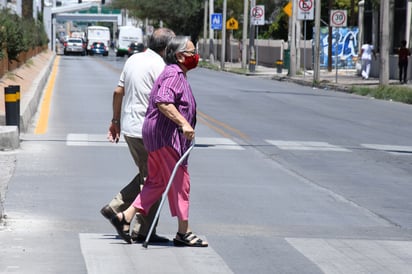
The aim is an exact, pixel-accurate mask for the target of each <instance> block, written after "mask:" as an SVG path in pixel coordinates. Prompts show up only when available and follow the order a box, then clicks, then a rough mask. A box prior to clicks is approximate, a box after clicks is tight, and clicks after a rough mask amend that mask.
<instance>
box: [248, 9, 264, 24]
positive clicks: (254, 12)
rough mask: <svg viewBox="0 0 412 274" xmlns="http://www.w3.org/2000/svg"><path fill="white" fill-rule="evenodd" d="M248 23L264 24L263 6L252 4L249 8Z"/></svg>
mask: <svg viewBox="0 0 412 274" xmlns="http://www.w3.org/2000/svg"><path fill="white" fill-rule="evenodd" d="M250 23H251V24H252V25H264V24H265V6H264V5H258V6H254V7H252V8H251V10H250Z"/></svg>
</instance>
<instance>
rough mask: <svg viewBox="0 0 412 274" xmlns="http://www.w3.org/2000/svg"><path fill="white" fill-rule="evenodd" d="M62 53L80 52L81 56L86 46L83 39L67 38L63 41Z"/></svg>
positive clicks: (84, 53) (84, 52)
mask: <svg viewBox="0 0 412 274" xmlns="http://www.w3.org/2000/svg"><path fill="white" fill-rule="evenodd" d="M63 45H64V49H63V53H64V55H68V54H71V53H73V54H80V55H82V56H84V55H86V47H85V46H84V43H83V39H81V38H68V39H67V40H66V42H64V44H63Z"/></svg>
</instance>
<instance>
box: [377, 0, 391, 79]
mask: <svg viewBox="0 0 412 274" xmlns="http://www.w3.org/2000/svg"><path fill="white" fill-rule="evenodd" d="M380 16H381V24H380V29H381V35H380V36H381V43H380V44H381V45H380V50H379V58H380V64H379V69H380V70H379V84H380V85H387V84H389V1H388V0H381V11H380Z"/></svg>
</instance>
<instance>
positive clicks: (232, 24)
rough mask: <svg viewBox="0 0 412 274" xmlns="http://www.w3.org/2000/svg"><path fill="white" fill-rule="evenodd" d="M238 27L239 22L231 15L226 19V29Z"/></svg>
mask: <svg viewBox="0 0 412 274" xmlns="http://www.w3.org/2000/svg"><path fill="white" fill-rule="evenodd" d="M238 28H239V23H238V22H237V20H236V19H235V18H233V17H231V18H230V19H229V20H227V21H226V29H232V30H233V29H238Z"/></svg>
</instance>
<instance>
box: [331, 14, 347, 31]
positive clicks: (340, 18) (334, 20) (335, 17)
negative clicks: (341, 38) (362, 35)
mask: <svg viewBox="0 0 412 274" xmlns="http://www.w3.org/2000/svg"><path fill="white" fill-rule="evenodd" d="M347 18H348V17H347V15H346V10H331V12H330V26H331V27H337V28H339V27H346V24H347Z"/></svg>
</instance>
